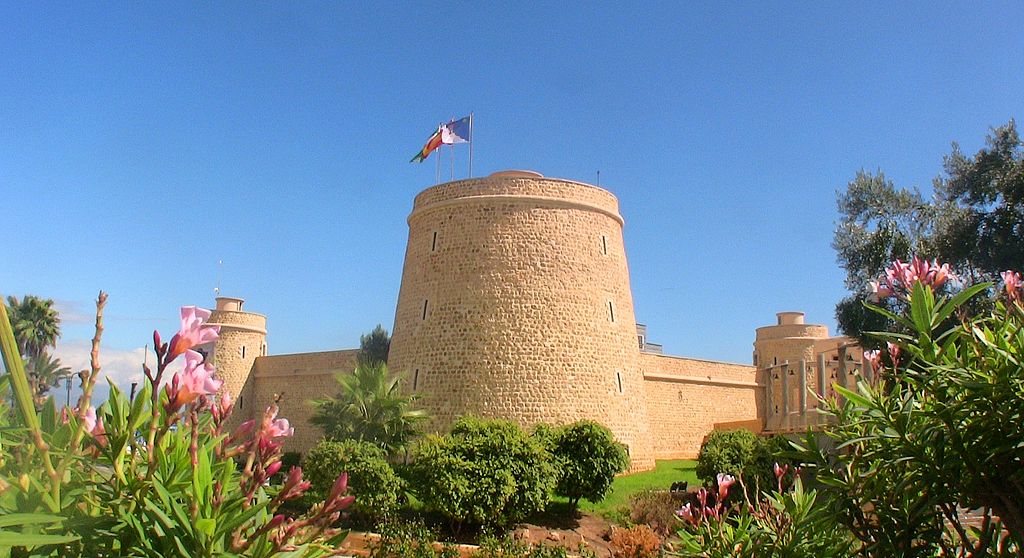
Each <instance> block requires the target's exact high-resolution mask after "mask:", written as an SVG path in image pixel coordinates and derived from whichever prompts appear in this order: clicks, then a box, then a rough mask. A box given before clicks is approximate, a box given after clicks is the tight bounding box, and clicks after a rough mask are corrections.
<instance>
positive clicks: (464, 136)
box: [441, 116, 473, 145]
mask: <svg viewBox="0 0 1024 558" xmlns="http://www.w3.org/2000/svg"><path fill="white" fill-rule="evenodd" d="M471 135H472V126H471V124H470V117H469V116H466V117H464V118H460V119H458V120H452V121H451V122H449V123H447V124H442V125H441V143H443V144H445V145H450V144H453V143H469V142H470V141H472V139H473V138H472V137H470V136H471Z"/></svg>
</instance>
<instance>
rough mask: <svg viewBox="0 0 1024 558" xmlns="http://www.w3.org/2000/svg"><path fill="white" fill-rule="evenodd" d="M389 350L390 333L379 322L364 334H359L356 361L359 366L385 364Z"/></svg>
mask: <svg viewBox="0 0 1024 558" xmlns="http://www.w3.org/2000/svg"><path fill="white" fill-rule="evenodd" d="M390 350H391V335H390V334H388V330H386V329H384V328H383V327H382V326H381V325H380V324H377V327H375V328H373V331H371V332H370V333H367V334H366V335H360V336H359V354H358V355H356V361H357V362H358V363H359V364H360V365H361V366H374V365H377V364H386V363H387V361H388V352H389V351H390Z"/></svg>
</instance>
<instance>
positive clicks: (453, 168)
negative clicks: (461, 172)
mask: <svg viewBox="0 0 1024 558" xmlns="http://www.w3.org/2000/svg"><path fill="white" fill-rule="evenodd" d="M451 146H452V149H451V155H449V159H448V162H449V163H451V167H452V168H451V171H450V172H451V180H455V144H454V143H453V144H451Z"/></svg>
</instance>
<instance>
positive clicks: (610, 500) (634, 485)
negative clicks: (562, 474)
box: [555, 459, 698, 516]
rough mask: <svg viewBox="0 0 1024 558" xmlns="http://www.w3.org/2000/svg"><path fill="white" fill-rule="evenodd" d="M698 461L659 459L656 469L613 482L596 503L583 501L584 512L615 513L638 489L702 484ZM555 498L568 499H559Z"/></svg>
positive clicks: (581, 507)
mask: <svg viewBox="0 0 1024 558" xmlns="http://www.w3.org/2000/svg"><path fill="white" fill-rule="evenodd" d="M696 466H697V462H696V461H693V460H690V459H675V460H665V461H657V462H656V463H655V467H654V469H652V470H650V471H644V472H642V473H634V474H632V475H622V476H619V477H616V478H615V481H614V482H612V490H611V492H610V493H609V494H608V496H607V497H606V498H605V499H604V500H601V501H600V502H598V503H596V504H594V503H591V502H588V501H586V500H582V501H580V511H584V512H587V513H592V514H596V515H602V516H607V515H609V514H615V513H616V512H617V511H618V510H619V509H620V508H623V507H625V506H626V505H628V504H629V498H630V497H631V496H632V495H634V494H636V493H637V492H643V491H644V490H648V489H651V488H657V489H662V490H668V487H669V486H671V485H672V483H674V482H679V481H686V482H689V483H690V486H694V485H696V484H697V483H698V481H697V474H696V473H695V472H694V468H695V467H696ZM555 501H565V500H564V498H556V499H555Z"/></svg>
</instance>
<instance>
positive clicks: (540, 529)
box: [512, 514, 612, 558]
mask: <svg viewBox="0 0 1024 558" xmlns="http://www.w3.org/2000/svg"><path fill="white" fill-rule="evenodd" d="M611 529H612V524H611V523H609V522H608V520H606V519H604V518H601V517H598V516H596V515H588V514H580V515H579V516H578V517H577V518H575V519H570V518H566V519H564V520H563V521H560V522H558V523H556V524H555V525H549V526H546V527H545V526H540V525H531V524H529V523H524V524H521V525H518V526H516V528H515V529H513V530H512V537H513V538H515V539H517V540H519V541H522V542H524V543H527V544H537V543H540V544H543V545H546V546H562V547H564V548H565V549H567V550H568V551H569V552H570V553H575V551H576V550H577V549H578V548H579V546H580V543H583V544H585V545H586V546H587V548H589V549H590V551H591V552H593V553H595V554H596V555H597V556H598V557H599V558H608V557H610V556H611V555H612V551H611V546H610V545H609V543H608V538H609V537H610V535H611Z"/></svg>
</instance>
